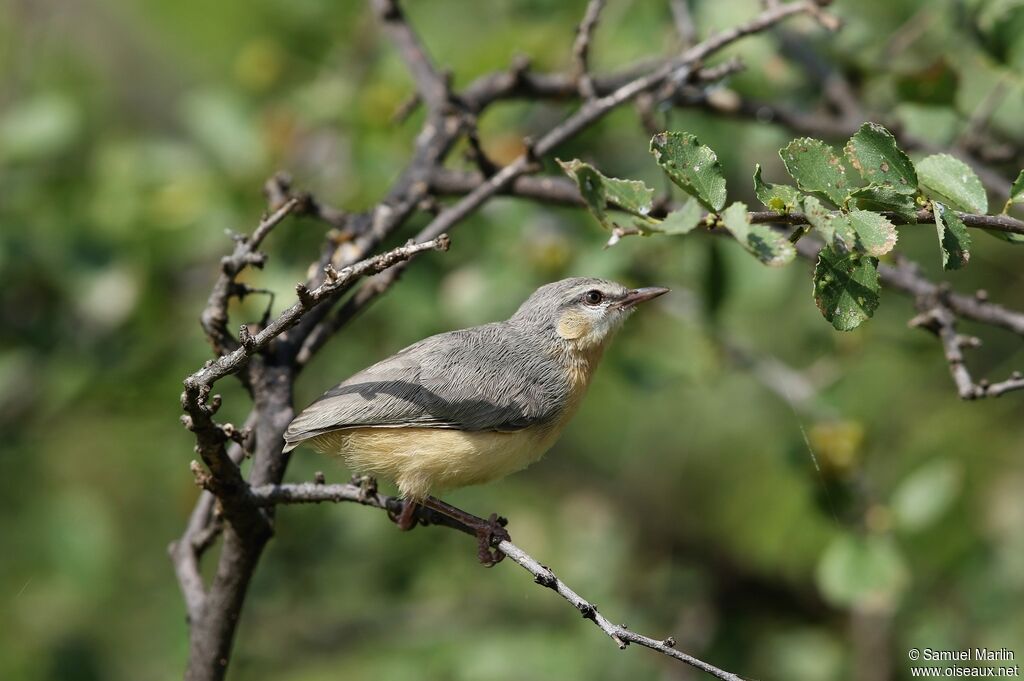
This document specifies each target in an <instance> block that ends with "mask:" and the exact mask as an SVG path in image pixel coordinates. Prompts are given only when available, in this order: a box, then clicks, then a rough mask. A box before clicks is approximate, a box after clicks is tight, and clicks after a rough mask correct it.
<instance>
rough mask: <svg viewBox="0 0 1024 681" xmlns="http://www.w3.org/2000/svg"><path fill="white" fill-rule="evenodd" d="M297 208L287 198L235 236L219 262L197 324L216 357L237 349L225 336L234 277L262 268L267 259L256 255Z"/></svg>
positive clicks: (294, 199)
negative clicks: (249, 229) (246, 233)
mask: <svg viewBox="0 0 1024 681" xmlns="http://www.w3.org/2000/svg"><path fill="white" fill-rule="evenodd" d="M298 207H299V199H298V198H289V199H286V200H285V201H284V203H282V204H281V205H280V207H279V208H277V210H275V211H273V212H272V213H271V214H270V215H267V216H265V217H264V218H263V220H261V221H260V223H259V225H257V226H256V229H254V230H253V232H252V234H251V235H250V236H242V235H236V236H234V239H235V250H234V252H232V253H231V255H226V256H224V257H223V258H222V259H221V261H220V275H219V276H218V277H217V281H216V282H215V283H214V285H213V289H212V290H211V291H210V297H209V298H208V299H207V301H206V308H205V309H204V310H203V312H202V315H200V318H199V321H200V324H202V327H203V330H204V331H205V332H206V337H207V338H208V339H209V341H210V345H211V346H212V347H213V351H214V352H215V353H216V354H218V355H223V354H225V353H227V352H230V351H231V350H233V349H234V348H237V347H238V343H237V342H236V341H235V340H234V339H233V338H232V337H231V334H230V333H228V329H227V323H228V301H229V300H230V298H231V295H232V293H233V287H234V285H235V277H237V276H238V274H239V273H240V272H241V271H242V270H243V269H245V268H246V267H248V266H249V265H253V266H255V267H263V264H264V262H266V259H267V256H266V255H265V254H263V253H261V252H260V251H259V247H260V244H261V243H263V240H264V239H265V238H266V237H267V235H268V234H270V231H271V230H272V229H274V227H276V226H277V225H279V224H280V223H281V222H282V221H283V220H284V219H285V218H286V217H288V216H289V215H290V214H292V213H293V212H294V211H295V210H296V208H298Z"/></svg>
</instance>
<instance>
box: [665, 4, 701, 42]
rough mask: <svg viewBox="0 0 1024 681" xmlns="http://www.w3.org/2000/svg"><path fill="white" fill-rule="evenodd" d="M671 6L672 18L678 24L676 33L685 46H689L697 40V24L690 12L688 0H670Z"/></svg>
mask: <svg viewBox="0 0 1024 681" xmlns="http://www.w3.org/2000/svg"><path fill="white" fill-rule="evenodd" d="M668 5H669V8H670V9H671V10H672V20H673V21H674V22H675V24H676V33H678V34H679V40H680V41H681V42H682V44H683V47H684V48H687V47H690V46H691V45H693V44H694V43H695V42H697V26H696V25H695V24H694V23H693V15H692V14H691V13H690V3H689V1H688V0H669V1H668Z"/></svg>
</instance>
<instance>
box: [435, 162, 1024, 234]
mask: <svg viewBox="0 0 1024 681" xmlns="http://www.w3.org/2000/svg"><path fill="white" fill-rule="evenodd" d="M485 182H486V178H484V177H482V176H481V175H480V174H479V173H472V172H466V171H459V170H449V169H444V168H441V169H438V170H437V171H435V172H434V173H432V174H431V176H430V187H431V190H432V191H434V192H437V193H439V194H454V195H458V194H466V193H471V192H473V191H476V190H477V189H479V187H480V186H481V185H482V184H484V183H485ZM500 193H502V194H505V195H509V196H518V197H521V198H528V199H533V200H536V201H543V202H547V203H555V204H573V205H578V206H583V205H585V204H584V202H583V198H582V197H581V196H580V193H579V190H578V189H577V187H576V185H575V183H574V182H573V181H572V180H570V179H568V178H566V177H518V178H516V179H515V181H514V182H512V183H511V184H507V185H505V186H503V187H502V188H501V191H500ZM883 215H885V216H886V218H887V219H888V220H889V221H890V222H892V223H893V224H895V225H913V224H919V225H926V226H930V225H933V224H934V220H935V218H934V216H933V214H932V212H931V211H928V210H920V211H918V212H917V214H916V215H915V221H914V222H909V221H908V220H906V219H905V218H903V217H901V216H899V215H896V214H895V213H888V212H884V213H883ZM957 215H958V216H959V217H960V219H961V220H963V222H964V224H965V225H967V226H968V227H972V228H975V229H985V230H989V231H993V232H1007V233H1010V234H1024V221H1022V220H1018V219H1017V218H1014V217H1011V216H1009V215H976V214H973V213H959V212H958V213H957ZM705 217H707V215H706V214H705ZM748 217H749V219H750V221H751V222H754V223H762V224H763V223H773V224H787V225H806V224H809V223H808V222H807V216H806V215H804V214H803V213H801V212H799V211H792V212H789V213H781V212H776V211H768V210H765V211H751V212H750V213H749V214H748Z"/></svg>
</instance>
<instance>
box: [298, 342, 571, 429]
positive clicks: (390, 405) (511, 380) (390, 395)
mask: <svg viewBox="0 0 1024 681" xmlns="http://www.w3.org/2000/svg"><path fill="white" fill-rule="evenodd" d="M565 381H566V375H565V372H564V370H561V369H560V368H559V366H558V365H557V363H556V362H555V360H554V358H552V357H550V356H549V355H548V354H547V353H544V352H542V351H539V350H538V349H537V348H535V347H533V346H532V344H530V343H528V342H526V341H525V339H524V338H523V337H522V336H521V335H520V333H519V332H518V330H516V329H514V328H511V327H509V326H508V325H506V324H504V323H498V324H488V325H486V326H480V327H475V328H472V329H465V330H462V331H453V332H451V333H445V334H441V335H439V336H433V337H431V338H428V339H426V340H423V341H420V342H419V343H416V344H415V345H412V346H410V347H408V348H406V349H405V350H402V351H401V352H399V353H398V354H396V355H394V356H392V357H389V358H388V359H386V360H383V361H381V362H378V363H377V364H374V365H373V366H371V367H369V368H368V369H365V370H363V371H361V372H359V373H358V374H356V375H354V376H352V377H351V378H349V379H348V380H346V381H344V382H342V383H340V384H339V385H337V386H335V387H334V388H331V389H330V390H328V391H327V392H326V393H324V395H323V396H322V397H320V399H319V400H317V401H316V402H314V403H313V404H312V405H310V406H309V407H308V408H307V409H306V410H305V411H303V412H302V413H301V414H299V415H298V416H297V417H296V418H295V420H294V421H292V423H291V425H289V426H288V430H287V432H286V433H285V440H286V441H287V442H288V443H289V445H290V446H294V444H296V443H298V442H300V441H302V440H305V439H308V438H311V437H315V436H317V435H320V434H322V433H326V432H329V431H333V430H339V429H343V428H357V427H371V426H372V427H408V426H417V427H426V428H454V429H458V430H469V431H487V430H490V431H515V430H521V429H523V428H527V427H529V426H531V425H536V424H539V423H543V422H546V421H549V420H551V419H553V418H555V417H556V416H557V414H558V413H559V411H560V409H561V406H562V400H561V396H563V395H564V394H565V392H566V390H565Z"/></svg>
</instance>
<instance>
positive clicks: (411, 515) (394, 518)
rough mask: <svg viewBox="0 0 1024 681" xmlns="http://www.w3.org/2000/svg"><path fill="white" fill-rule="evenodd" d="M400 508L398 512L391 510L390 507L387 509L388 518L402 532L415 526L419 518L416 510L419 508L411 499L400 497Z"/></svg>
mask: <svg viewBox="0 0 1024 681" xmlns="http://www.w3.org/2000/svg"><path fill="white" fill-rule="evenodd" d="M401 503H402V510H401V511H399V512H398V513H395V512H393V511H392V510H391V509H390V508H389V509H388V518H390V519H391V522H393V523H394V524H395V525H397V526H398V529H400V530H401V531H402V532H408V531H409V530H411V529H412V528H414V527H416V524H417V522H418V521H419V518H418V516H417V513H416V511H418V510H419V505H418V504H417V503H416V502H415V501H412V500H411V499H402V502H401Z"/></svg>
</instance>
